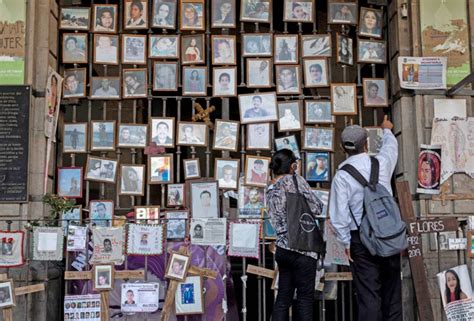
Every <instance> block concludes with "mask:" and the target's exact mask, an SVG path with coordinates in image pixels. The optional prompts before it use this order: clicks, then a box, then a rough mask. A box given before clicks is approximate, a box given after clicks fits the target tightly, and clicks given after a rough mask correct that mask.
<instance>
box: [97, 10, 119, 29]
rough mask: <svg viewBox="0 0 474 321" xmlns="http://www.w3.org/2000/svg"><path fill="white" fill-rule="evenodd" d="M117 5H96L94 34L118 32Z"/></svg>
mask: <svg viewBox="0 0 474 321" xmlns="http://www.w3.org/2000/svg"><path fill="white" fill-rule="evenodd" d="M116 11H117V5H94V24H93V31H94V32H97V31H99V32H116V17H115V13H116Z"/></svg>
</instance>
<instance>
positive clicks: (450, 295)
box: [444, 270, 468, 303]
mask: <svg viewBox="0 0 474 321" xmlns="http://www.w3.org/2000/svg"><path fill="white" fill-rule="evenodd" d="M444 275H445V277H446V291H445V295H446V303H450V302H454V301H458V300H464V299H467V298H468V297H467V295H466V294H465V293H464V292H463V291H462V290H461V282H459V276H458V274H457V273H456V272H455V271H454V270H447V271H446V273H445V274H444Z"/></svg>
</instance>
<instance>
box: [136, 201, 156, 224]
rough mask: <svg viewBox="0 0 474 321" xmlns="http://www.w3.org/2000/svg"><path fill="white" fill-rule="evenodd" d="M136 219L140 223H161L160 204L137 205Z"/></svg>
mask: <svg viewBox="0 0 474 321" xmlns="http://www.w3.org/2000/svg"><path fill="white" fill-rule="evenodd" d="M134 212H135V219H136V220H137V223H138V224H160V206H158V205H157V206H153V205H152V206H135V207H134Z"/></svg>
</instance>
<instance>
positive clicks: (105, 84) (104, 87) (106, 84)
mask: <svg viewBox="0 0 474 321" xmlns="http://www.w3.org/2000/svg"><path fill="white" fill-rule="evenodd" d="M100 85H101V86H100V87H99V88H97V89H96V90H95V91H94V96H98V97H117V96H118V93H117V90H116V89H115V88H114V87H112V86H110V80H109V79H107V78H102V81H101V83H100Z"/></svg>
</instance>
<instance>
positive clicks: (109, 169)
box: [84, 156, 118, 183]
mask: <svg viewBox="0 0 474 321" xmlns="http://www.w3.org/2000/svg"><path fill="white" fill-rule="evenodd" d="M117 165H118V161H117V160H115V159H109V158H99V157H92V156H89V157H87V165H86V174H85V176H84V179H86V180H90V181H98V182H103V183H115V178H116V176H117V167H118V166H117Z"/></svg>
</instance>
